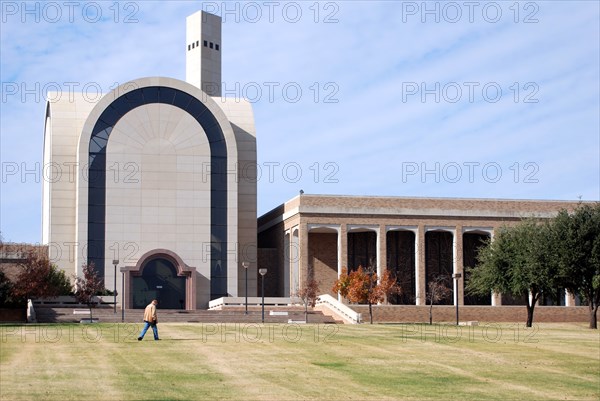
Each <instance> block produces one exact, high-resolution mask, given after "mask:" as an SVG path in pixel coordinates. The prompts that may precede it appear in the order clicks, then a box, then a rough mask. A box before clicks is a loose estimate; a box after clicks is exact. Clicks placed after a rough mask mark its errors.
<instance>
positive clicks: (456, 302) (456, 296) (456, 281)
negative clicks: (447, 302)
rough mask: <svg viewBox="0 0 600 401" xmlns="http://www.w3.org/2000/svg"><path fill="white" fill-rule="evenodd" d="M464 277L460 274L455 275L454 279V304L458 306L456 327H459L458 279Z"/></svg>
mask: <svg viewBox="0 0 600 401" xmlns="http://www.w3.org/2000/svg"><path fill="white" fill-rule="evenodd" d="M461 277H462V274H460V273H454V274H453V275H452V278H453V279H454V283H455V286H454V304H455V305H456V325H457V326H458V279H460V278H461Z"/></svg>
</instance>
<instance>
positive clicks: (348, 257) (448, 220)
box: [258, 194, 577, 306]
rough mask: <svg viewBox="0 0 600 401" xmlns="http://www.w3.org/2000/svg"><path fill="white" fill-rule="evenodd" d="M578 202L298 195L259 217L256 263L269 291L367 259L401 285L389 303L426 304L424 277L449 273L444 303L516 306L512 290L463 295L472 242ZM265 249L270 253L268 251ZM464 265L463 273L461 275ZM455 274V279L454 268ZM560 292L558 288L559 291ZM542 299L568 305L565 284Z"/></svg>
mask: <svg viewBox="0 0 600 401" xmlns="http://www.w3.org/2000/svg"><path fill="white" fill-rule="evenodd" d="M576 206H577V202H567V201H537V200H535V201H534V200H499V199H450V198H438V199H436V198H404V197H374V196H330V195H306V194H301V195H298V196H297V197H295V198H293V199H291V200H289V201H288V202H286V203H284V204H283V205H280V206H279V207H277V208H275V209H273V210H271V211H270V212H268V213H266V214H265V215H263V216H262V217H260V218H259V220H258V247H259V254H261V255H262V257H261V263H263V266H266V267H267V268H268V273H267V276H266V280H267V283H268V284H267V288H268V290H267V291H268V295H270V296H290V295H293V294H294V293H295V292H296V291H297V290H298V288H300V286H301V285H302V284H303V283H304V282H305V280H306V278H307V277H310V276H312V277H314V278H315V279H316V280H317V282H319V285H320V289H321V292H322V293H329V294H331V295H333V296H337V294H334V293H333V291H332V289H331V288H332V286H333V283H334V281H335V280H336V278H337V277H338V276H339V274H340V273H341V271H342V269H344V268H347V269H350V270H352V269H355V268H357V267H358V266H360V265H362V266H367V265H373V266H376V269H377V272H378V273H379V274H381V273H382V272H383V271H384V270H385V269H390V270H392V271H393V273H394V275H395V276H396V277H397V279H398V281H399V283H400V285H401V286H402V289H403V292H402V294H401V295H400V296H398V297H395V298H393V299H390V303H393V304H404V305H425V304H426V298H425V297H426V288H427V283H428V282H429V281H431V280H433V279H435V278H436V277H439V276H444V277H446V278H448V286H449V287H451V289H452V298H449V299H447V300H445V301H444V302H442V303H445V304H447V305H455V304H456V303H458V305H482V306H485V305H488V306H499V305H520V304H523V303H524V302H525V299H523V298H518V297H513V296H511V295H510V294H490V296H489V297H473V296H470V295H468V294H465V291H464V288H465V283H466V281H468V272H467V269H465V267H474V266H475V263H476V256H477V250H478V248H479V247H480V246H481V245H482V244H483V243H484V241H486V240H488V239H491V238H493V236H494V233H495V232H496V231H497V230H498V229H499V228H500V227H502V226H510V225H514V224H515V223H517V222H519V221H521V220H522V219H523V218H527V217H537V218H551V217H553V216H555V215H556V213H557V212H558V211H559V210H561V209H568V210H572V209H573V208H575V207H576ZM267 252H268V256H267V255H266V253H267ZM465 272H467V276H466V277H465ZM456 273H459V274H460V275H461V277H460V278H458V279H454V280H453V279H452V278H451V277H452V275H453V274H456ZM559 291H560V290H559ZM559 291H557V294H552V295H553V298H552V297H548V299H546V301H545V302H547V303H548V304H553V305H563V306H574V305H575V304H576V303H575V299H574V297H572V296H570V295H568V294H564V291H563V292H562V293H560V292H559Z"/></svg>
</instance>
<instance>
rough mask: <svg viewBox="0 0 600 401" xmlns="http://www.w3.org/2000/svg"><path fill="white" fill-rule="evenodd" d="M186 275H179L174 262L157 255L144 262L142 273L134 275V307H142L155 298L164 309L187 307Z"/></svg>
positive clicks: (132, 288)
mask: <svg viewBox="0 0 600 401" xmlns="http://www.w3.org/2000/svg"><path fill="white" fill-rule="evenodd" d="M185 287H186V277H182V276H178V274H177V269H176V267H175V265H174V264H173V262H171V261H170V260H169V259H167V258H165V257H156V258H154V259H150V260H148V261H146V262H145V263H144V266H143V267H142V274H141V275H139V276H137V277H135V276H134V277H133V279H132V281H131V290H132V295H133V308H134V309H142V308H144V307H146V305H148V304H149V303H150V301H152V300H153V299H156V300H158V304H159V305H160V307H161V308H162V309H185V300H186V288H185Z"/></svg>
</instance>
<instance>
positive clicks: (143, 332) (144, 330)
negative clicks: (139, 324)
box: [139, 320, 158, 340]
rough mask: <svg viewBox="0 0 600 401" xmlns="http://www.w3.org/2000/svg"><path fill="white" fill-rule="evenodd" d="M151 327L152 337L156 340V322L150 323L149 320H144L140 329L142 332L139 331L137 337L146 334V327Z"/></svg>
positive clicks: (142, 336)
mask: <svg viewBox="0 0 600 401" xmlns="http://www.w3.org/2000/svg"><path fill="white" fill-rule="evenodd" d="M149 327H152V332H153V333H154V339H155V340H158V327H157V325H156V324H152V323H150V322H147V321H145V320H144V328H143V329H142V332H141V333H140V337H139V338H144V336H145V335H146V332H147V331H148V328H149Z"/></svg>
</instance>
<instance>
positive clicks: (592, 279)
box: [553, 203, 600, 329]
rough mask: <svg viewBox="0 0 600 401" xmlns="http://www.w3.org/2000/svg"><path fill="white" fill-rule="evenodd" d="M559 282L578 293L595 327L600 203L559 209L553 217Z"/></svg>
mask: <svg viewBox="0 0 600 401" xmlns="http://www.w3.org/2000/svg"><path fill="white" fill-rule="evenodd" d="M553 232H554V238H555V240H556V243H557V244H558V252H557V258H556V261H557V264H558V271H559V275H560V280H561V284H562V286H563V287H564V288H566V289H567V290H569V292H571V293H572V294H580V295H582V296H583V298H584V301H585V302H586V303H587V305H588V308H589V318H590V326H589V327H590V328H591V329H596V328H598V319H597V312H598V305H599V304H600V203H596V204H595V205H594V206H592V205H587V204H586V205H580V206H579V207H578V208H577V209H575V211H573V213H569V212H567V211H566V210H561V211H560V212H559V214H558V216H557V217H556V218H555V220H554V224H553Z"/></svg>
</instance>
